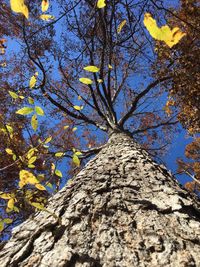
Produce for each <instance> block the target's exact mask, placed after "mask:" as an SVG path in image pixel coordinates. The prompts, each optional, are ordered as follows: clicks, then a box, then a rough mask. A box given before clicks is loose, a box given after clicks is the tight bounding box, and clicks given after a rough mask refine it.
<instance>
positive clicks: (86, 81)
mask: <svg viewBox="0 0 200 267" xmlns="http://www.w3.org/2000/svg"><path fill="white" fill-rule="evenodd" d="M79 81H80V82H81V83H83V84H87V85H88V84H92V80H91V79H89V78H80V79H79Z"/></svg>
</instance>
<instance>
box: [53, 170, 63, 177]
mask: <svg viewBox="0 0 200 267" xmlns="http://www.w3.org/2000/svg"><path fill="white" fill-rule="evenodd" d="M55 175H57V176H58V177H63V176H62V172H61V171H59V170H57V169H56V170H55Z"/></svg>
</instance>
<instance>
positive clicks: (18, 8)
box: [10, 0, 28, 19]
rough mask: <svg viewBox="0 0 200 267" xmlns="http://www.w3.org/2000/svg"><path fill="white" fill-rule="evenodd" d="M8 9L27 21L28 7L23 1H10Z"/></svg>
mask: <svg viewBox="0 0 200 267" xmlns="http://www.w3.org/2000/svg"><path fill="white" fill-rule="evenodd" d="M10 7H11V9H12V11H14V12H16V13H22V14H23V15H24V16H25V17H26V18H27V19H28V7H27V6H26V5H25V4H24V0H10Z"/></svg>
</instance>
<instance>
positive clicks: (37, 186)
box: [35, 184, 46, 190]
mask: <svg viewBox="0 0 200 267" xmlns="http://www.w3.org/2000/svg"><path fill="white" fill-rule="evenodd" d="M35 187H36V188H37V189H39V190H46V188H45V187H44V186H43V185H41V184H35Z"/></svg>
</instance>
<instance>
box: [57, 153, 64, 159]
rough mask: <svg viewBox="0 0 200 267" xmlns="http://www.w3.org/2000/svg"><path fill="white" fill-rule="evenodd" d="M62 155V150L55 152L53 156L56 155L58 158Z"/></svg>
mask: <svg viewBox="0 0 200 267" xmlns="http://www.w3.org/2000/svg"><path fill="white" fill-rule="evenodd" d="M64 155H65V153H64V152H57V153H55V156H56V157H58V158H60V157H62V156H64Z"/></svg>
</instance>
